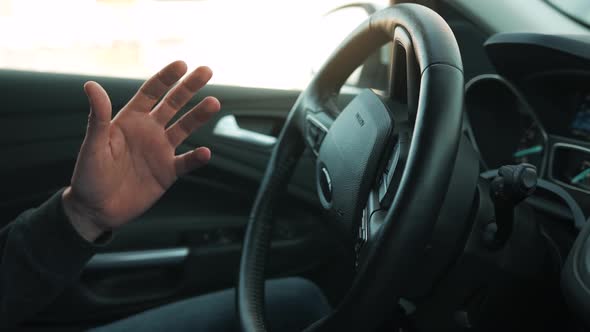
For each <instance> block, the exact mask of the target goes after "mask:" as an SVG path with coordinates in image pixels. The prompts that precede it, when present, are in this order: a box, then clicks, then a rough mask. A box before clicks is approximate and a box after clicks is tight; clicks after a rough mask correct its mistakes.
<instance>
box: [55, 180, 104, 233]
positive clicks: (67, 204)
mask: <svg viewBox="0 0 590 332" xmlns="http://www.w3.org/2000/svg"><path fill="white" fill-rule="evenodd" d="M61 197H62V205H63V209H64V212H65V214H66V216H67V217H68V220H69V221H70V223H71V224H72V226H73V227H74V229H75V230H76V231H77V232H78V234H80V236H81V237H83V238H84V239H85V240H86V241H88V242H94V241H95V240H96V239H97V238H98V237H99V236H101V235H102V234H103V233H104V232H105V230H104V229H102V228H101V227H100V226H99V225H98V223H97V222H96V220H95V219H96V218H95V216H94V214H93V213H92V212H91V211H90V210H89V209H88V208H86V207H85V206H84V205H83V204H81V202H80V201H79V200H77V199H76V197H75V194H74V192H73V191H72V187H68V188H66V190H64V191H63V193H62V196H61Z"/></svg>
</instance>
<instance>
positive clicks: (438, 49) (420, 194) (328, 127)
mask: <svg viewBox="0 0 590 332" xmlns="http://www.w3.org/2000/svg"><path fill="white" fill-rule="evenodd" d="M387 42H392V53H393V54H392V60H391V67H390V68H391V75H390V79H389V88H388V91H387V92H385V93H379V92H377V91H373V90H369V89H365V90H363V91H362V92H360V93H359V94H358V95H357V96H356V97H355V98H354V99H353V100H352V101H351V102H350V103H349V104H348V106H346V107H345V108H344V109H343V110H341V111H340V110H339V109H338V108H337V106H336V103H335V98H336V97H337V96H338V92H339V91H340V88H341V87H342V85H343V84H344V82H345V81H346V79H347V78H348V76H349V75H350V74H351V73H352V72H353V71H354V70H355V69H356V68H357V67H358V66H359V65H361V64H362V63H363V61H364V60H365V59H366V58H367V57H368V56H369V55H370V54H372V53H373V52H374V51H376V50H377V49H378V48H379V47H381V46H382V45H384V44H385V43H387ZM463 83H464V82H463V71H462V62H461V55H460V52H459V48H458V46H457V42H456V40H455V37H454V35H453V33H452V32H451V29H450V28H449V26H448V25H447V24H446V22H445V21H444V20H443V19H442V18H441V17H440V16H439V15H438V14H436V13H435V12H434V11H432V10H430V9H428V8H426V7H423V6H420V5H416V4H400V5H396V6H393V7H390V8H387V9H384V10H381V11H379V12H376V13H375V14H373V15H372V16H371V17H369V18H368V19H367V20H366V21H365V22H363V23H362V24H361V25H360V26H359V27H358V28H357V29H356V30H354V31H353V32H352V33H351V34H350V35H349V36H348V37H347V38H346V39H345V40H344V41H343V42H342V44H341V45H340V46H339V47H338V49H337V50H336V51H335V52H334V53H333V54H332V55H331V56H330V57H329V59H328V60H327V62H326V63H325V64H324V66H323V67H322V68H321V69H320V70H319V71H318V72H317V74H316V75H315V77H314V78H313V80H312V81H311V83H310V84H309V86H308V87H307V88H306V89H305V90H304V91H303V92H302V93H301V95H300V96H299V98H298V99H297V101H296V102H295V105H294V106H293V108H292V109H291V111H290V113H289V116H288V118H287V120H286V123H285V125H284V127H283V129H282V131H281V133H280V135H279V138H278V141H277V143H276V145H275V147H274V150H273V152H272V155H271V158H270V160H269V163H268V167H267V169H266V172H265V174H264V177H263V180H262V183H261V186H260V189H259V191H258V194H257V197H256V199H255V202H254V206H253V209H252V212H251V215H250V220H249V223H248V227H247V231H246V235H245V239H244V244H243V252H242V257H241V264H240V272H239V284H238V290H237V301H238V302H237V304H238V311H239V317H240V321H241V324H242V328H243V330H244V331H247V332H262V331H266V330H267V327H266V323H265V318H264V276H265V270H266V266H267V256H268V253H269V244H270V238H271V229H272V223H273V208H274V207H275V205H276V201H277V197H278V196H279V194H280V193H281V192H282V191H283V190H285V187H286V184H287V183H288V181H289V178H290V175H291V174H292V171H293V169H294V166H295V164H296V163H297V161H298V159H299V157H300V156H301V154H302V152H303V151H304V149H305V148H306V147H309V148H310V149H311V150H312V151H313V152H314V154H315V156H316V177H317V181H316V182H317V192H318V196H319V200H320V202H321V205H322V206H323V208H324V209H326V211H328V215H329V216H330V217H331V218H333V219H335V223H334V224H335V225H337V226H335V227H336V228H338V229H339V231H342V232H343V234H345V235H346V236H347V240H348V241H349V242H350V245H351V246H354V250H355V254H356V255H355V256H356V257H355V259H356V262H355V264H356V275H355V279H354V282H353V284H352V286H351V288H350V290H349V291H348V293H347V294H346V296H345V297H344V299H343V300H342V301H341V303H340V304H339V305H338V306H337V308H336V309H335V310H334V311H333V312H332V313H331V314H330V315H329V316H327V317H325V318H324V319H322V320H320V321H318V322H316V323H315V324H313V325H312V326H310V327H308V330H313V331H315V330H330V331H331V330H346V331H361V330H362V331H372V330H374V329H375V328H376V327H378V326H379V324H381V323H382V322H383V321H384V320H385V319H386V318H387V317H388V316H391V314H392V312H393V309H392V308H396V306H397V303H398V301H399V297H400V294H401V290H403V289H404V285H407V283H408V282H409V281H410V280H411V279H412V278H413V275H414V274H415V273H416V272H415V271H416V265H417V264H416V261H417V258H418V257H419V256H420V254H421V253H422V252H423V250H424V248H425V246H426V245H427V242H428V240H429V236H430V235H431V233H432V230H433V228H434V224H435V222H436V219H437V216H438V213H439V210H440V208H441V206H442V203H443V199H444V196H445V195H446V194H447V188H448V187H449V182H450V178H451V175H452V170H453V167H454V164H455V159H456V155H457V149H458V146H459V140H460V131H461V121H462V107H463V89H464V85H463Z"/></svg>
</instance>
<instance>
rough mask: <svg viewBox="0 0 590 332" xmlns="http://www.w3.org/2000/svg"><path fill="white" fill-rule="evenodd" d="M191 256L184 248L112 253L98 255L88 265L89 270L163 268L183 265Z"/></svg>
mask: <svg viewBox="0 0 590 332" xmlns="http://www.w3.org/2000/svg"><path fill="white" fill-rule="evenodd" d="M188 254H189V249H188V248H184V247H179V248H170V249H157V250H139V251H126V252H110V253H104V254H97V255H95V256H94V257H92V259H91V260H90V261H89V262H88V264H86V268H87V269H89V270H105V269H106V270H108V269H119V268H140V267H162V266H170V265H177V264H180V263H182V262H183V261H184V260H185V259H186V258H187V257H188Z"/></svg>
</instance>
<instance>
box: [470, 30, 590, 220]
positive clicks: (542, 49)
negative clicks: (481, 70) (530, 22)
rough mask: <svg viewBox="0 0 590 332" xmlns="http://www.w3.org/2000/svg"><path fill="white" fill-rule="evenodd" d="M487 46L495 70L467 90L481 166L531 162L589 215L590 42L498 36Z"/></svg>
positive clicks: (568, 38)
mask: <svg viewBox="0 0 590 332" xmlns="http://www.w3.org/2000/svg"><path fill="white" fill-rule="evenodd" d="M485 47H486V51H487V52H488V55H489V57H490V59H491V61H492V63H494V65H495V67H496V69H497V73H495V74H486V75H480V76H478V77H475V78H474V79H472V80H471V81H470V82H468V83H467V85H466V91H465V108H466V114H467V116H466V117H467V121H466V122H467V126H466V127H467V132H468V135H469V136H470V137H471V138H472V142H473V143H474V145H475V147H476V149H477V150H478V151H479V152H480V155H481V167H482V169H483V170H484V171H487V170H493V169H497V168H499V167H501V166H503V165H511V164H520V163H528V164H532V165H534V166H535V167H536V168H537V173H538V175H539V177H540V178H542V179H546V180H548V181H551V182H553V183H555V184H557V185H559V186H561V187H563V188H564V189H565V190H567V191H568V192H569V193H570V194H571V195H572V196H573V197H574V198H575V199H576V201H577V203H578V204H579V205H580V206H581V208H582V209H583V211H584V212H585V214H586V215H588V214H590V54H589V53H588V52H586V51H585V50H587V49H589V48H590V38H587V37H584V38H582V39H580V38H571V37H570V36H547V35H535V34H500V35H496V36H494V37H492V38H491V39H490V40H488V41H487V42H486V45H485Z"/></svg>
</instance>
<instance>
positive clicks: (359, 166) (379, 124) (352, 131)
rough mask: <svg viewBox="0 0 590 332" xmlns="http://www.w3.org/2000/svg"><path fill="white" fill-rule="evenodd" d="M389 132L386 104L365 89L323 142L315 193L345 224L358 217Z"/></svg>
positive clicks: (390, 126) (388, 114)
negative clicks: (316, 192)
mask: <svg viewBox="0 0 590 332" xmlns="http://www.w3.org/2000/svg"><path fill="white" fill-rule="evenodd" d="M392 132H393V119H392V117H391V114H390V112H389V110H388V108H387V106H386V105H385V104H384V103H383V101H381V98H380V97H379V96H377V95H376V94H375V93H374V92H373V91H371V90H369V89H366V90H364V91H363V92H361V93H360V94H359V95H358V96H357V97H355V98H354V99H353V100H352V101H351V102H350V103H349V104H348V106H346V108H345V109H344V110H343V111H342V113H340V115H339V116H338V117H337V118H336V120H335V121H334V123H333V124H332V126H331V127H330V130H329V131H328V133H327V135H326V137H325V138H324V140H323V142H322V145H321V147H320V151H319V156H318V159H317V165H316V175H317V176H316V179H317V191H318V196H319V197H320V201H321V203H322V205H323V207H324V208H325V209H326V210H328V211H330V212H331V214H333V215H334V216H335V217H336V218H337V219H338V220H340V221H343V222H344V223H345V226H347V227H352V225H353V224H354V221H355V220H356V221H358V220H360V217H361V215H362V212H363V209H364V206H365V204H366V200H367V198H368V194H369V191H370V189H371V187H372V186H373V184H374V183H375V181H376V172H377V169H378V168H379V164H380V162H381V159H382V156H383V155H384V153H385V148H386V146H387V145H388V142H390V140H391V136H392ZM349 229H350V228H349Z"/></svg>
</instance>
